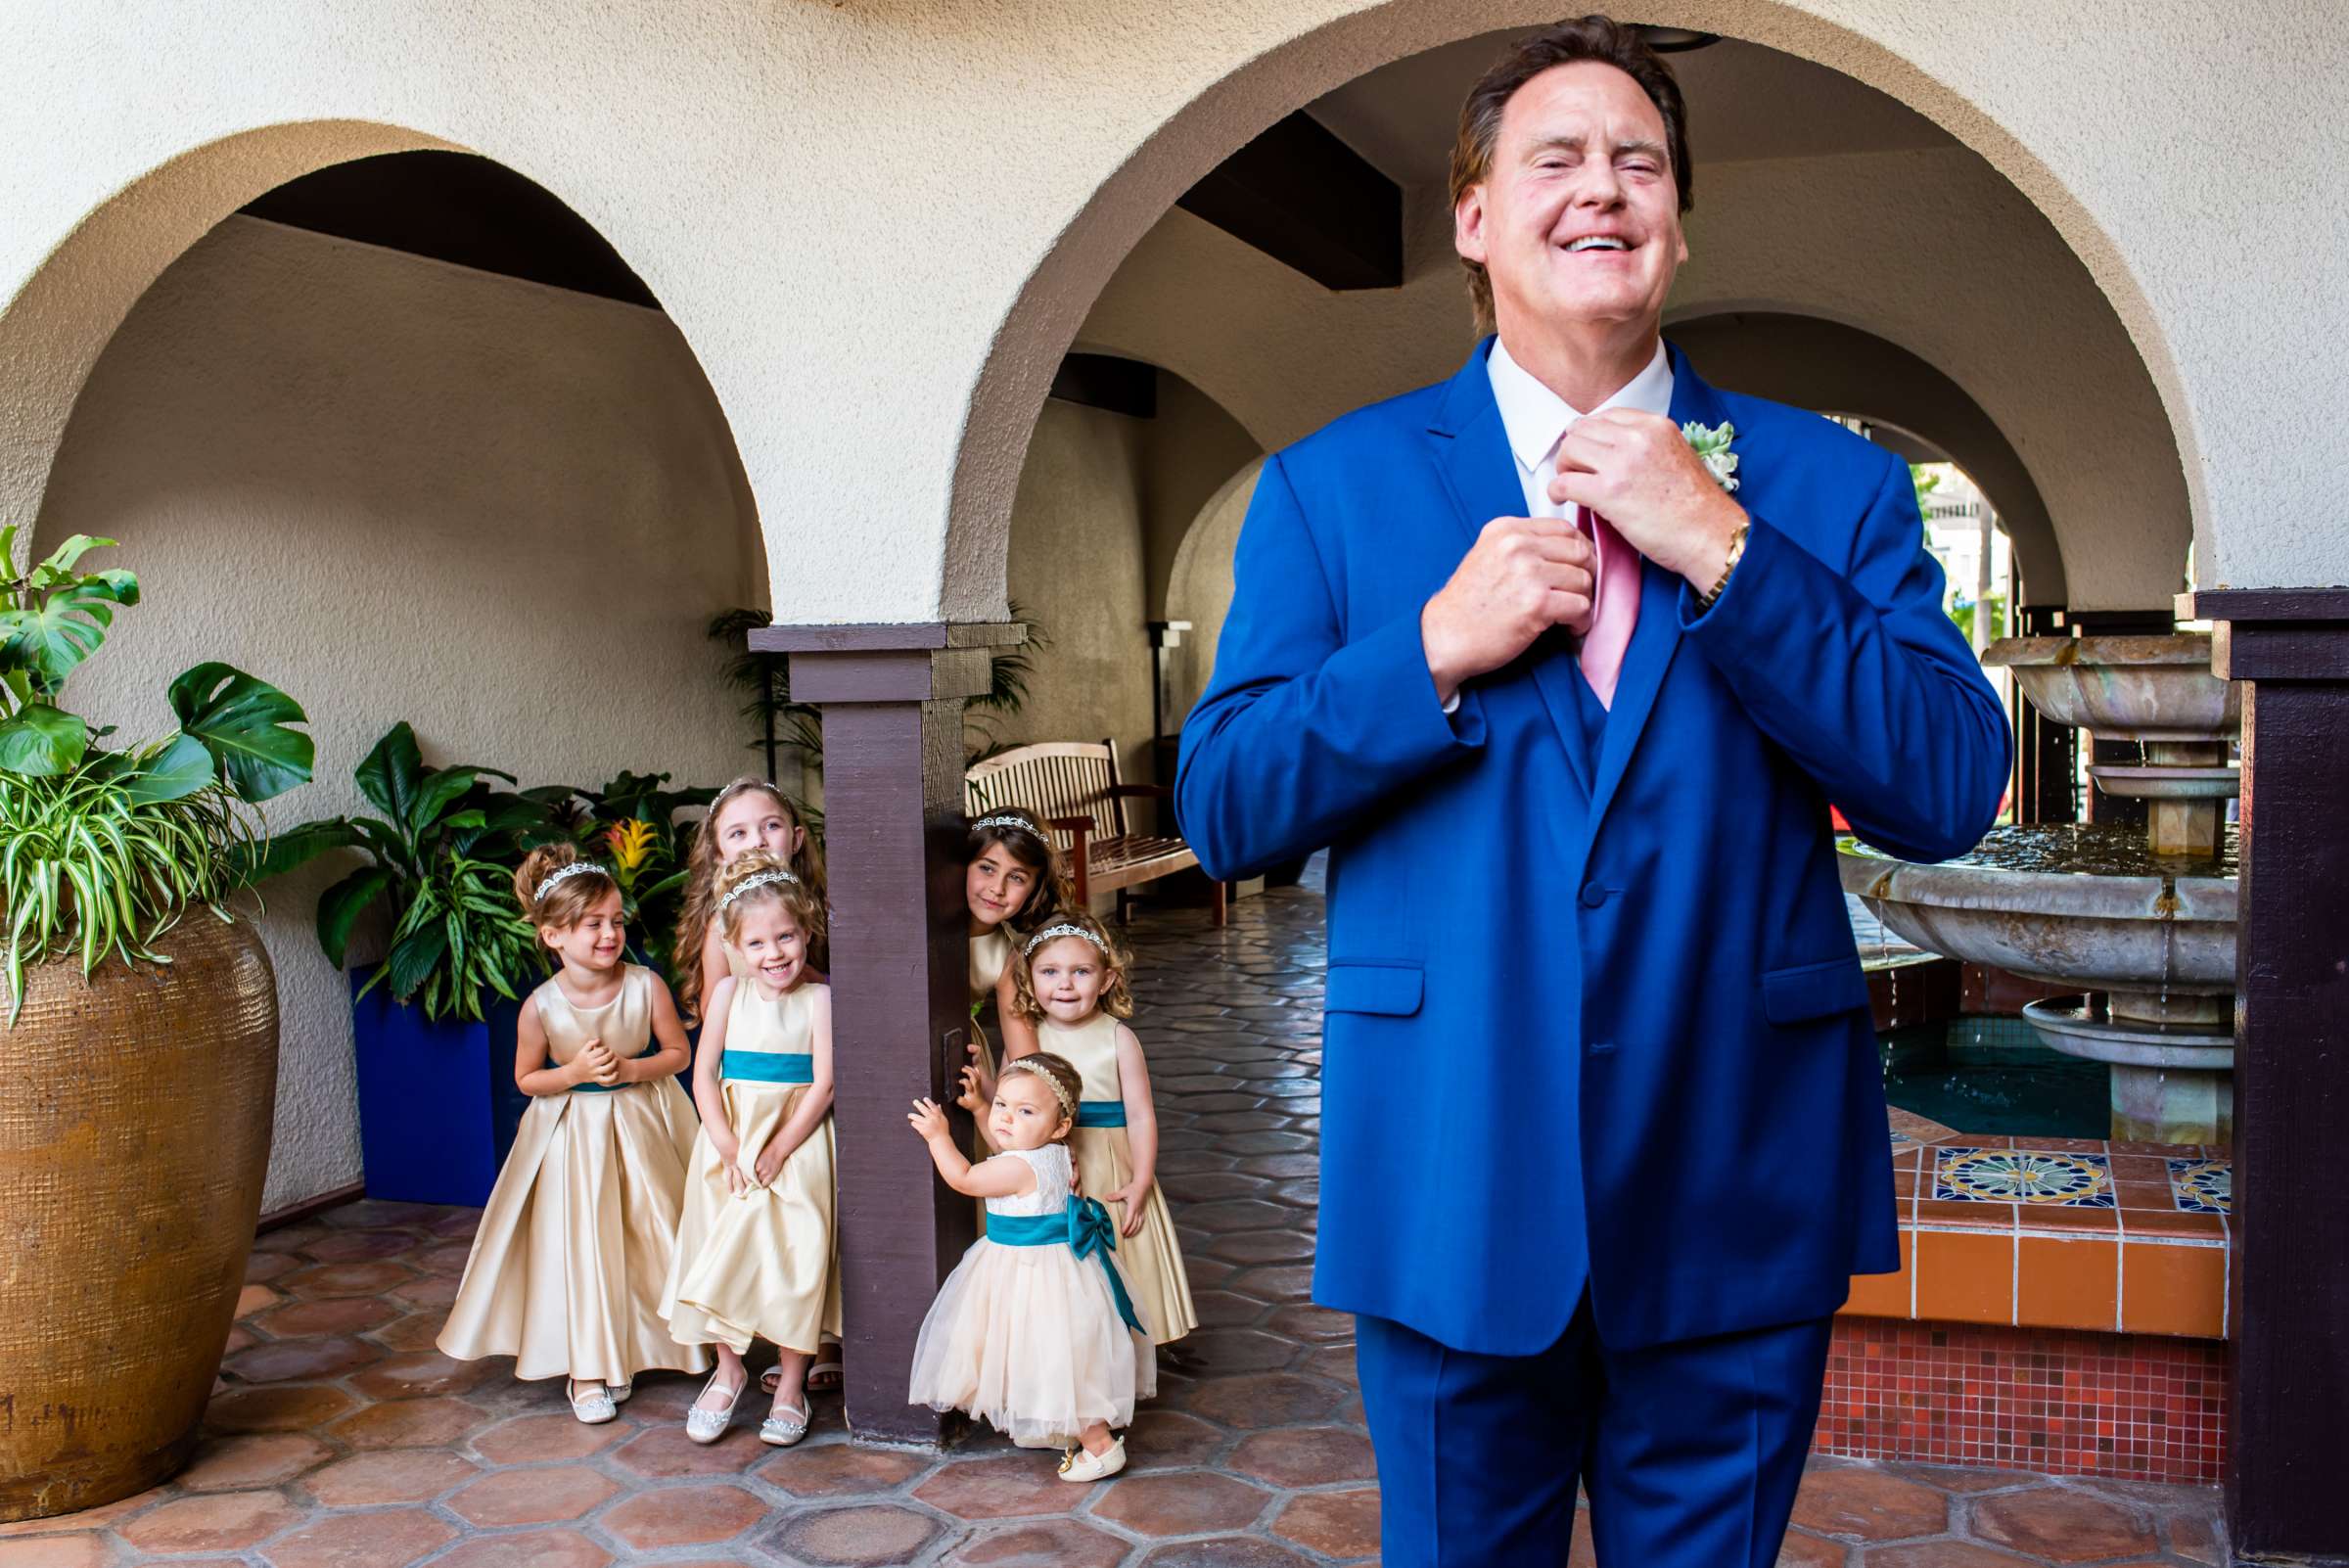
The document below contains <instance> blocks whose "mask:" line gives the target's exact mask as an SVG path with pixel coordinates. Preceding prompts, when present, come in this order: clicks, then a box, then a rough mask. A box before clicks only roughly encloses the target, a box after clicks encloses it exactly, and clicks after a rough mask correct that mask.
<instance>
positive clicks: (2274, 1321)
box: [2180, 587, 2349, 1563]
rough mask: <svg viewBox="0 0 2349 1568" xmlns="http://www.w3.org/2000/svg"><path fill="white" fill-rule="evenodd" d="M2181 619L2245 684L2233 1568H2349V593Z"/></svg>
mask: <svg viewBox="0 0 2349 1568" xmlns="http://www.w3.org/2000/svg"><path fill="white" fill-rule="evenodd" d="M2180 614H2181V615H2182V616H2183V617H2185V618H2187V619H2197V620H2209V621H2212V622H2215V623H2218V635H2217V638H2216V643H2217V647H2216V656H2215V658H2214V659H2213V661H2212V664H2213V667H2214V669H2216V670H2217V672H2218V673H2219V674H2221V675H2223V676H2225V677H2226V678H2228V679H2230V680H2239V681H2242V682H2244V683H2245V686H2244V691H2243V798H2242V799H2243V804H2242V838H2241V845H2240V850H2239V855H2240V860H2239V863H2240V866H2241V872H2240V875H2241V878H2242V885H2241V898H2240V908H2241V924H2240V926H2239V928H2238V937H2237V940H2238V943H2239V946H2238V949H2237V951H2238V956H2237V957H2236V960H2235V973H2236V979H2235V1026H2234V1028H2235V1043H2234V1177H2235V1179H2234V1215H2233V1216H2232V1218H2231V1219H2230V1221H2229V1223H2228V1239H2229V1245H2230V1247H2231V1249H2232V1256H2231V1258H2230V1260H2229V1262H2230V1268H2229V1270H2228V1282H2229V1288H2230V1291H2231V1292H2232V1295H2233V1300H2232V1301H2231V1303H2230V1310H2229V1317H2230V1319H2231V1320H2232V1321H2233V1322H2234V1325H2235V1329H2234V1336H2235V1338H2234V1346H2235V1372H2234V1391H2233V1400H2234V1405H2233V1407H2232V1408H2231V1409H2230V1411H2229V1413H2228V1425H2229V1428H2230V1430H2231V1431H2232V1433H2233V1434H2234V1449H2233V1453H2232V1454H2231V1456H2230V1458H2229V1461H2228V1478H2227V1515H2228V1527H2229V1534H2230V1535H2231V1536H2232V1537H2233V1538H2234V1549H2235V1552H2236V1554H2237V1560H2247V1561H2257V1562H2267V1561H2290V1562H2297V1563H2349V1487H2343V1486H2342V1485H2341V1456H2342V1455H2343V1454H2349V1314H2344V1312H2343V1311H2342V1305H2341V1304H2342V1303H2344V1302H2349V1204H2344V1203H2342V1202H2341V1191H2340V1186H2341V1182H2340V1163H2339V1159H2338V1156H2337V1153H2336V1151H2337V1149H2338V1148H2339V1141H2340V1130H2341V1128H2342V1127H2343V1126H2344V1125H2345V1124H2349V965H2344V963H2343V962H2342V956H2341V955H2342V950H2343V948H2342V935H2341V934H2342V933H2343V932H2344V931H2349V828H2345V827H2344V819H2343V814H2342V801H2343V786H2342V781H2343V780H2344V779H2349V588H2338V587H2334V588H2307V589H2300V590H2285V589H2267V588H2263V589H2255V590H2240V591H2233V592H2231V591H2226V590H2219V591H2214V592H2207V593H2193V594H2184V595H2181V596H2180Z"/></svg>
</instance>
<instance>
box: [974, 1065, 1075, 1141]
mask: <svg viewBox="0 0 2349 1568" xmlns="http://www.w3.org/2000/svg"><path fill="white" fill-rule="evenodd" d="M1068 1125H1069V1119H1068V1117H1067V1116H1066V1115H1065V1114H1063V1112H1062V1111H1061V1108H1060V1096H1059V1095H1057V1094H1055V1093H1053V1092H1052V1085H1051V1084H1047V1083H1045V1082H1044V1081H1043V1079H1041V1078H1039V1077H1038V1076H1037V1075H1036V1074H1034V1073H1005V1074H1004V1075H1003V1077H1002V1079H1001V1080H1000V1081H999V1082H997V1084H995V1103H994V1106H993V1108H992V1109H991V1110H990V1112H989V1113H988V1118H987V1135H988V1136H989V1137H990V1138H993V1139H994V1140H995V1147H996V1148H998V1149H1040V1148H1042V1147H1043V1146H1044V1145H1045V1144H1047V1143H1049V1142H1051V1141H1052V1140H1053V1139H1054V1138H1056V1137H1059V1136H1060V1135H1061V1134H1062V1133H1063V1132H1064V1131H1066V1130H1067V1129H1068Z"/></svg>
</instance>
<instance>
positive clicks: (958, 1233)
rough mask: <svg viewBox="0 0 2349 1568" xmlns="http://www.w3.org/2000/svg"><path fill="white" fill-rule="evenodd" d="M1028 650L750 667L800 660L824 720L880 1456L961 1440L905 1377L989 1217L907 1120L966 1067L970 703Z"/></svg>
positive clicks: (862, 1430)
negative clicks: (996, 671) (965, 774)
mask: <svg viewBox="0 0 2349 1568" xmlns="http://www.w3.org/2000/svg"><path fill="white" fill-rule="evenodd" d="M1023 635H1024V631H1023V628H1021V627H1018V626H1000V625H990V626H952V625H940V624H926V625H887V626H766V627H761V628H760V629H758V630H755V631H753V632H752V633H751V646H752V647H754V648H758V649H761V650H765V651H768V652H777V653H786V654H789V655H790V657H791V691H792V696H793V697H794V698H796V699H798V700H799V701H801V702H807V703H814V704H815V705H817V706H818V707H820V708H821V709H822V710H823V714H824V851H825V854H826V856H827V859H828V869H829V871H830V874H831V884H832V888H831V892H832V971H831V980H832V1012H833V1025H832V1029H833V1035H832V1051H833V1059H834V1063H835V1066H834V1080H835V1084H836V1086H837V1099H836V1101H835V1105H834V1109H833V1125H834V1130H835V1133H836V1135H837V1137H838V1139H839V1143H840V1263H841V1280H842V1304H841V1310H842V1318H843V1321H842V1324H841V1329H842V1333H841V1337H842V1339H843V1340H844V1341H845V1342H846V1350H847V1355H846V1357H845V1360H846V1363H847V1372H848V1391H847V1392H848V1407H849V1426H850V1430H851V1431H852V1433H853V1434H854V1435H855V1436H856V1437H857V1438H858V1439H860V1440H863V1441H868V1442H886V1443H929V1444H935V1443H938V1442H940V1441H942V1440H943V1439H944V1437H945V1436H946V1435H947V1426H946V1418H945V1417H944V1416H941V1415H939V1414H937V1413H936V1412H934V1411H932V1410H930V1409H928V1408H927V1407H918V1406H910V1405H907V1404H906V1403H905V1377H906V1370H907V1368H908V1367H909V1366H911V1364H912V1362H913V1342H914V1336H915V1335H916V1334H917V1333H918V1332H919V1330H920V1328H921V1324H922V1314H923V1313H924V1312H926V1311H927V1310H928V1309H929V1306H930V1301H931V1298H932V1297H933V1296H934V1295H935V1294H936V1292H937V1290H938V1285H939V1282H940V1281H941V1280H942V1279H944V1277H945V1275H946V1272H947V1270H949V1269H950V1268H953V1267H954V1265H955V1263H956V1262H958V1261H959V1260H960V1259H961V1257H962V1254H963V1250H964V1249H965V1248H966V1247H968V1246H969V1245H970V1244H971V1240H972V1238H973V1236H974V1235H975V1234H976V1232H977V1220H976V1212H975V1210H974V1209H973V1207H972V1204H971V1201H970V1200H969V1199H968V1198H961V1197H956V1196H955V1195H954V1194H953V1193H951V1192H949V1191H948V1190H947V1189H946V1187H945V1185H944V1183H943V1182H941V1181H940V1180H939V1179H938V1176H937V1174H936V1172H935V1170H934V1169H933V1167H932V1166H931V1163H930V1155H929V1152H928V1151H927V1150H926V1149H924V1148H923V1147H922V1144H921V1140H920V1139H918V1138H916V1137H915V1136H914V1135H913V1134H912V1133H911V1132H910V1131H908V1130H906V1127H905V1112H906V1110H907V1109H908V1107H909V1106H910V1105H911V1103H912V1101H913V1100H914V1098H915V1097H916V1096H918V1095H925V1094H926V1095H929V1096H931V1097H932V1098H934V1099H937V1100H940V1101H941V1102H942V1103H943V1102H944V1100H946V1099H947V1098H948V1097H949V1096H948V1094H947V1092H946V1091H947V1087H948V1085H949V1084H952V1083H953V1082H954V1076H955V1073H956V1071H957V1070H958V1069H959V1068H960V1067H961V1065H962V1062H963V1042H964V1040H965V1038H966V1032H967V1031H968V1029H969V1027H970V1017H971V1009H970V996H969V978H968V976H969V971H970V949H969V945H968V942H969V916H968V915H967V913H966V912H965V910H964V906H963V899H962V846H963V838H964V835H963V817H962V766H963V750H962V709H963V700H964V699H965V698H967V697H974V696H977V695H978V694H979V693H981V692H983V691H985V690H987V685H988V660H989V649H990V648H992V647H1000V646H1005V645H1008V644H1011V643H1016V642H1018V641H1019V640H1020V639H1021V637H1022V636H1023ZM953 1114H954V1115H955V1116H956V1118H957V1119H958V1121H962V1120H967V1119H964V1118H962V1115H961V1113H960V1112H955V1113H953Z"/></svg>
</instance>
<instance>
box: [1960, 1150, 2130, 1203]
mask: <svg viewBox="0 0 2349 1568" xmlns="http://www.w3.org/2000/svg"><path fill="white" fill-rule="evenodd" d="M1933 1196H1934V1197H1936V1198H1938V1199H1942V1200H1944V1201H1955V1202H1959V1203H2051V1204H2061V1205H2064V1206H2067V1207H2070V1208H2077V1209H2109V1208H2111V1207H2112V1206H2113V1196H2112V1166H2111V1164H2110V1162H2109V1160H2108V1159H2107V1157H2106V1156H2104V1155H2101V1154H2059V1153H2055V1152H2053V1151H2051V1150H2047V1149H1968V1148H1951V1147H1947V1146H1944V1147H1941V1148H1937V1149H1935V1150H1934V1151H1933Z"/></svg>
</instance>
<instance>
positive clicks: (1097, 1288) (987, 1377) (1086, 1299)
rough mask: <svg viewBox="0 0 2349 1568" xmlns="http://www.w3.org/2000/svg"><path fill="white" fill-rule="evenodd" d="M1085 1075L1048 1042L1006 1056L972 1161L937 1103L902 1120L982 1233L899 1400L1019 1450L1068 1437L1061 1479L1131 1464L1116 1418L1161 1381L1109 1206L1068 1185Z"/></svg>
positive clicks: (938, 1308) (937, 1307)
mask: <svg viewBox="0 0 2349 1568" xmlns="http://www.w3.org/2000/svg"><path fill="white" fill-rule="evenodd" d="M1081 1089H1082V1080H1081V1079H1080V1078H1079V1077H1078V1075H1077V1070H1076V1069H1075V1068H1074V1067H1071V1066H1070V1065H1069V1064H1068V1063H1067V1062H1065V1061H1063V1060H1061V1059H1060V1058H1059V1057H1057V1056H1053V1055H1051V1054H1049V1053H1047V1052H1040V1051H1039V1052H1037V1053H1036V1054H1034V1055H1029V1056H1023V1057H1020V1058H1019V1059H1018V1060H1017V1061H1014V1062H1012V1063H1010V1064H1009V1065H1007V1066H1006V1067H1005V1068H1004V1070H1003V1076H1002V1078H1001V1080H1000V1081H999V1082H998V1083H997V1084H996V1085H995V1092H994V1103H993V1105H992V1107H991V1108H990V1115H989V1118H988V1131H989V1133H990V1136H991V1137H992V1139H993V1142H994V1146H995V1147H996V1148H997V1149H1000V1150H1001V1151H1002V1152H1001V1153H999V1154H997V1155H995V1156H994V1157H993V1158H991V1159H989V1160H983V1161H981V1162H980V1163H979V1164H978V1165H975V1166H974V1165H972V1164H971V1163H970V1161H968V1160H967V1159H965V1158H964V1157H963V1154H962V1151H961V1150H960V1149H958V1148H956V1147H955V1146H954V1138H953V1134H952V1133H951V1132H950V1131H949V1130H948V1129H947V1126H946V1117H945V1113H944V1111H942V1110H941V1109H940V1108H939V1107H938V1106H937V1104H935V1103H934V1102H932V1101H930V1100H916V1101H914V1106H913V1111H912V1114H911V1115H910V1116H908V1117H907V1119H906V1120H908V1121H909V1122H911V1123H912V1124H913V1130H915V1131H916V1132H918V1133H920V1134H921V1136H922V1139H923V1141H924V1142H926V1143H928V1144H929V1145H930V1157H931V1159H932V1160H933V1161H935V1162H936V1163H937V1165H938V1173H939V1175H940V1176H943V1177H944V1178H945V1182H946V1185H948V1186H950V1187H952V1188H953V1189H954V1190H955V1191H957V1192H961V1193H965V1194H968V1195H969V1196H971V1197H975V1198H983V1199H985V1200H986V1202H987V1234H986V1235H984V1236H982V1237H980V1238H979V1240H977V1241H976V1242H974V1243H972V1245H971V1250H970V1251H969V1252H967V1253H965V1254H964V1255H963V1259H962V1262H961V1263H959V1264H957V1265H955V1267H954V1271H953V1273H951V1274H949V1275H947V1276H946V1282H945V1283H944V1284H943V1285H941V1286H940V1287H939V1291H938V1300H937V1301H935V1302H933V1303H932V1304H931V1307H930V1314H929V1316H927V1317H926V1318H924V1319H923V1321H922V1332H921V1337H920V1338H919V1339H918V1340H917V1341H916V1342H915V1345H914V1351H913V1376H912V1379H911V1386H910V1390H909V1392H908V1395H907V1398H908V1400H909V1402H910V1403H912V1404H915V1405H927V1406H929V1407H932V1408H933V1409H940V1410H944V1409H959V1410H967V1411H968V1412H970V1413H971V1414H972V1415H974V1416H979V1417H983V1418H985V1419H986V1420H987V1421H988V1422H990V1424H991V1425H993V1426H994V1427H995V1429H996V1430H997V1431H1000V1432H1002V1433H1004V1434H1006V1435H1007V1436H1009V1437H1010V1438H1011V1440H1012V1441H1013V1442H1014V1443H1017V1444H1020V1445H1021V1446H1023V1447H1027V1448H1044V1447H1056V1448H1063V1449H1066V1450H1067V1452H1066V1453H1065V1454H1064V1455H1063V1456H1062V1458H1061V1461H1060V1474H1061V1478H1062V1479H1063V1480H1066V1481H1098V1480H1101V1479H1103V1478H1105V1477H1108V1476H1112V1475H1115V1474H1117V1473H1118V1472H1119V1471H1120V1470H1123V1469H1124V1468H1125V1467H1126V1444H1125V1440H1124V1439H1122V1438H1120V1437H1118V1436H1116V1435H1115V1430H1114V1429H1116V1428H1119V1427H1125V1426H1130V1425H1131V1424H1132V1423H1133V1406H1134V1401H1135V1400H1137V1399H1147V1398H1148V1397H1150V1396H1151V1395H1152V1394H1155V1393H1157V1392H1158V1361H1157V1358H1156V1357H1155V1356H1154V1355H1153V1354H1152V1352H1151V1347H1150V1336H1149V1334H1148V1332H1147V1331H1146V1329H1145V1327H1144V1325H1143V1323H1142V1321H1141V1318H1140V1317H1139V1315H1138V1314H1136V1313H1135V1311H1134V1307H1133V1302H1132V1299H1131V1297H1130V1296H1129V1295H1128V1292H1127V1288H1126V1281H1125V1279H1124V1277H1123V1276H1122V1275H1121V1274H1120V1273H1119V1272H1118V1265H1117V1260H1116V1258H1115V1256H1114V1252H1115V1249H1116V1247H1117V1234H1116V1228H1115V1227H1114V1226H1113V1225H1112V1224H1111V1223H1110V1219H1109V1214H1108V1211H1107V1210H1105V1209H1103V1208H1102V1207H1101V1205H1100V1204H1099V1203H1097V1202H1095V1201H1093V1200H1092V1199H1090V1198H1081V1197H1078V1196H1076V1195H1075V1193H1074V1192H1073V1191H1072V1188H1073V1187H1074V1185H1075V1169H1074V1167H1073V1166H1072V1165H1071V1164H1070V1161H1069V1147H1068V1137H1069V1133H1070V1132H1071V1131H1072V1130H1074V1129H1075V1127H1076V1125H1077V1098H1078V1095H1079V1093H1080V1091H1081Z"/></svg>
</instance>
